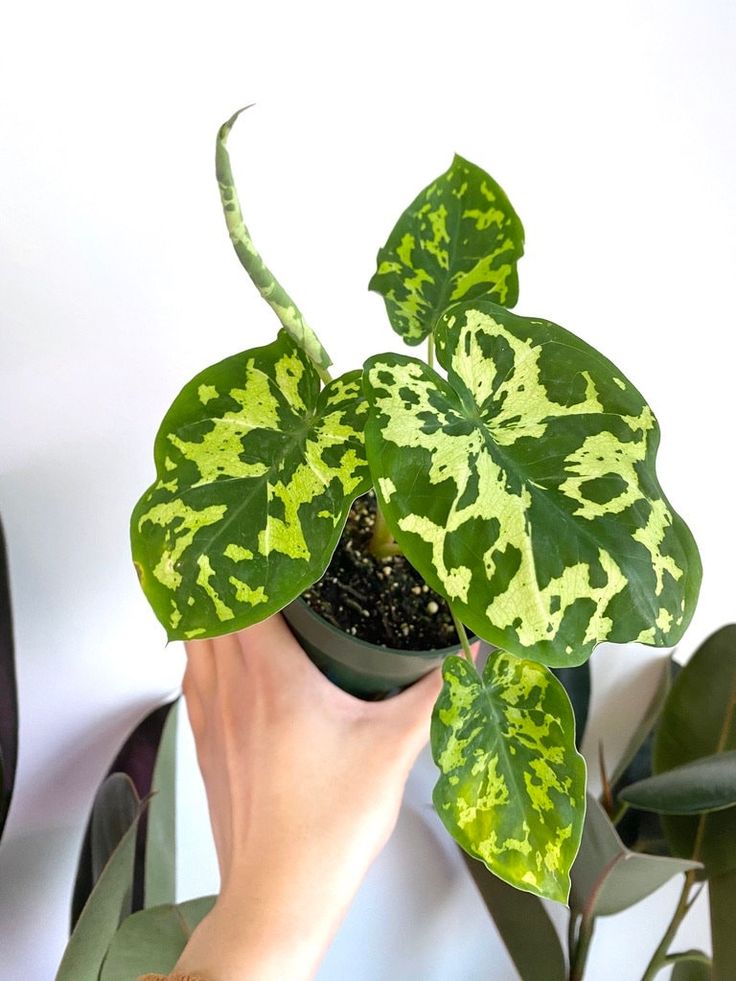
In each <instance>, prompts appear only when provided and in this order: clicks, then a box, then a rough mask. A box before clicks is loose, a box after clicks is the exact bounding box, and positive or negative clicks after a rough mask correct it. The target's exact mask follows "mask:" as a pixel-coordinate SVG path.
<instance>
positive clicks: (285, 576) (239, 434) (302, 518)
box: [131, 330, 370, 640]
mask: <svg viewBox="0 0 736 981" xmlns="http://www.w3.org/2000/svg"><path fill="white" fill-rule="evenodd" d="M365 411H366V404H365V401H364V400H363V397H362V393H361V384H360V371H352V372H348V373H347V374H345V375H343V376H342V377H341V378H337V379H335V380H334V381H331V382H330V383H329V384H328V385H326V386H325V387H324V388H323V389H322V390H321V391H320V383H319V378H318V375H317V372H316V369H315V368H314V366H313V365H312V363H311V361H310V360H309V358H308V357H307V356H306V355H305V354H304V352H303V351H302V350H301V348H299V347H298V346H297V345H296V344H295V343H294V341H293V340H292V339H291V337H290V336H289V335H288V334H287V333H286V331H284V330H282V331H279V335H278V338H277V340H276V341H274V342H273V343H272V344H267V345H266V346H265V347H260V348H254V349H252V350H250V351H244V352H243V353H241V354H236V355H234V356H233V357H230V358H226V359H225V360H224V361H221V362H220V363H219V364H216V365H213V366H212V367H210V368H206V369H205V370H204V371H203V372H201V373H200V374H199V375H197V376H196V377H195V378H194V379H193V380H192V381H190V382H189V384H188V385H186V386H185V387H184V389H183V390H182V392H181V393H180V394H179V395H178V396H177V398H176V400H175V401H174V404H173V405H172V406H171V408H170V409H169V411H168V412H167V414H166V416H165V417H164V420H163V422H162V424H161V428H160V429H159V432H158V435H157V437H156V443H155V449H154V455H155V462H156V473H157V479H156V482H155V483H154V484H153V486H152V487H150V488H149V490H148V491H146V493H145V494H144V495H143V497H142V498H141V500H140V501H139V502H138V504H137V505H136V507H135V510H134V512H133V516H132V522H131V540H132V549H133V559H134V562H135V564H136V567H137V569H138V573H139V577H140V580H141V584H142V587H143V591H144V592H145V594H146V596H147V597H148V600H149V602H150V603H151V606H152V607H153V609H154V611H155V612H156V615H157V616H158V618H159V620H160V621H161V623H162V624H163V625H164V627H165V628H166V631H167V633H168V636H169V639H170V640H181V639H189V638H192V637H215V636H219V635H221V634H225V633H230V632H232V631H234V630H239V629H240V628H241V627H247V626H249V625H250V624H252V623H256V622H258V621H259V620H263V619H265V618H266V617H268V616H270V615H271V614H272V613H275V612H276V611H277V610H280V609H281V608H282V607H283V606H285V605H286V604H287V603H289V602H291V600H293V599H294V598H295V597H296V596H298V595H299V594H300V593H301V592H302V591H303V590H304V589H306V588H307V586H310V585H311V584H312V583H314V582H315V581H316V580H317V579H319V578H320V576H321V575H322V573H323V572H324V570H325V569H326V567H327V565H328V563H329V560H330V557H331V556H332V552H333V551H334V548H335V545H336V544H337V541H338V539H339V537H340V533H341V531H342V528H343V526H344V524H345V520H346V518H347V514H348V511H349V509H350V505H351V503H352V501H353V499H354V498H355V497H357V496H358V495H359V494H362V493H364V492H365V491H367V490H368V489H369V487H370V477H369V473H368V467H367V464H366V460H365V451H364V447H363V434H362V429H363V417H364V414H365Z"/></svg>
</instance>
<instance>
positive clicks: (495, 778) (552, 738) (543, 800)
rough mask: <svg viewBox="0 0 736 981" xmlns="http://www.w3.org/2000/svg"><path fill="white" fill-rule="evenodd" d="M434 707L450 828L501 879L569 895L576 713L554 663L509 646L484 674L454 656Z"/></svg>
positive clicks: (579, 776) (578, 808) (577, 821)
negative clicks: (514, 651)
mask: <svg viewBox="0 0 736 981" xmlns="http://www.w3.org/2000/svg"><path fill="white" fill-rule="evenodd" d="M443 676H444V681H445V683H444V687H443V689H442V692H441V694H440V697H439V698H438V700H437V704H436V705H435V709H434V713H433V715H432V755H433V757H434V761H435V763H436V764H437V766H438V767H439V768H440V773H441V775H440V778H439V780H438V782H437V785H436V787H435V789H434V803H435V807H436V808H437V812H438V814H439V816H440V817H441V818H442V821H443V823H444V825H445V827H446V828H447V829H448V831H449V832H450V834H452V836H453V837H454V838H455V840H456V841H457V842H458V844H459V845H461V846H462V847H463V848H464V849H465V851H467V852H468V853H469V854H470V855H473V856H474V857H475V858H479V859H481V860H482V861H483V862H485V864H486V865H487V866H488V868H489V869H490V870H491V872H494V873H495V874H496V875H497V876H499V877H500V878H501V879H504V880H505V881H506V882H508V883H510V884H511V885H512V886H516V887H517V888H519V889H525V890H526V891H528V892H533V893H536V894H537V895H538V896H545V897H547V898H548V899H556V900H558V901H559V902H566V901H567V897H568V894H569V891H570V867H571V866H572V863H573V861H574V859H575V855H576V854H577V851H578V847H579V845H580V836H581V834H582V830H583V821H584V819H585V762H584V761H583V758H582V756H580V754H579V753H578V752H577V750H576V749H575V717H574V715H573V711H572V707H571V705H570V701H569V699H568V697H567V693H566V692H565V689H564V688H563V687H562V685H561V684H560V682H559V681H558V680H557V679H556V678H555V676H554V675H553V674H552V672H551V671H549V670H548V669H547V668H545V667H544V666H543V665H541V664H538V663H537V662H535V661H525V660H522V659H520V658H516V657H513V656H512V655H510V654H507V653H506V652H505V651H496V652H494V653H492V654H491V656H490V657H489V659H488V662H487V663H486V667H485V669H484V671H483V677H482V678H481V677H480V676H479V674H478V672H477V671H476V670H475V668H474V667H473V666H472V665H471V664H470V663H469V662H468V661H466V660H465V659H464V658H460V657H449V658H447V660H446V661H445V664H444V667H443Z"/></svg>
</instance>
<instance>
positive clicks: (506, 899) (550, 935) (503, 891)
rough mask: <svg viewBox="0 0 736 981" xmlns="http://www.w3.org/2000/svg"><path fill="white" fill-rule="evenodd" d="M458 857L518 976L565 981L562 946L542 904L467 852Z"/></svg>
mask: <svg viewBox="0 0 736 981" xmlns="http://www.w3.org/2000/svg"><path fill="white" fill-rule="evenodd" d="M462 856H463V859H464V860H465V864H466V865H467V867H468V870H469V871H470V874H471V876H472V877H473V881H474V882H475V884H476V886H477V887H478V892H479V893H480V894H481V896H482V898H483V902H484V903H485V905H486V909H487V910H488V912H489V913H490V915H491V918H492V919H493V922H494V923H495V925H496V929H497V930H498V933H499V935H500V937H501V940H503V943H504V946H505V947H506V950H507V951H508V953H509V957H510V958H511V960H512V961H513V962H514V966H515V967H516V970H517V971H518V972H519V976H520V977H522V978H523V979H524V981H567V971H566V969H565V955H564V954H563V952H562V945H561V944H560V939H559V937H558V936H557V931H556V930H555V928H554V926H553V925H552V920H551V919H550V918H549V914H548V913H547V910H546V909H545V908H544V904H543V902H542V900H541V899H539V898H538V897H537V896H533V895H532V894H531V893H528V892H522V890H521V889H514V888H513V887H512V886H510V885H508V883H506V882H503V880H501V879H499V878H498V876H495V875H493V873H491V872H489V871H488V869H487V868H486V867H485V865H483V863H482V862H478V861H476V860H475V859H474V858H471V857H470V855H468V853H467V852H462ZM530 936H531V937H533V938H534V943H529V937H530Z"/></svg>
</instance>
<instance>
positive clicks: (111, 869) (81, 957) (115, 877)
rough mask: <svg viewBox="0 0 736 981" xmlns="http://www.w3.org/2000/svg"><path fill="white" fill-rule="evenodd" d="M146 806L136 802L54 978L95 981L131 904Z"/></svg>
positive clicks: (62, 980)
mask: <svg viewBox="0 0 736 981" xmlns="http://www.w3.org/2000/svg"><path fill="white" fill-rule="evenodd" d="M124 779H128V778H124ZM133 793H135V791H134V790H133ZM145 805H146V802H145V801H143V802H141V803H140V804H139V807H138V811H137V813H136V814H135V816H134V818H133V820H132V822H131V823H130V825H129V827H128V828H127V830H126V831H125V834H124V835H123V837H122V838H121V839H120V842H119V844H118V846H117V847H116V848H115V850H114V851H113V853H112V855H111V856H110V859H109V861H108V863H107V865H106V866H105V868H104V869H103V870H102V873H101V875H100V877H99V879H98V880H97V882H96V884H95V887H94V889H93V890H92V892H91V893H90V896H89V898H88V900H87V902H86V903H85V905H84V909H83V910H82V913H81V915H80V917H79V919H78V920H77V925H76V927H75V929H74V932H73V933H72V936H71V939H70V940H69V943H68V944H67V948H66V950H65V951H64V956H63V959H62V961H61V965H60V967H59V971H58V973H57V975H56V981H98V978H99V974H100V968H101V966H102V962H103V960H104V958H105V954H106V953H107V949H108V947H109V945H110V941H111V940H112V938H113V936H114V934H115V933H116V931H117V929H118V927H119V926H120V923H121V922H122V920H123V918H124V917H125V916H126V915H127V910H128V909H129V906H130V894H131V890H132V887H133V860H134V858H135V839H136V832H137V830H138V821H139V819H140V816H141V814H142V813H143V809H144V808H145Z"/></svg>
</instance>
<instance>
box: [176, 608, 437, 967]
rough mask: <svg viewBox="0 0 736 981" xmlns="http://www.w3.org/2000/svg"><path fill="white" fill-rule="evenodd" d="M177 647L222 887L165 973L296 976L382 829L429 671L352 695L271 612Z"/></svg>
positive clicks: (421, 732)
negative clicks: (365, 696)
mask: <svg viewBox="0 0 736 981" xmlns="http://www.w3.org/2000/svg"><path fill="white" fill-rule="evenodd" d="M187 653H188V665H187V670H186V674H185V677H184V694H185V697H186V701H187V708H188V711H189V717H190V721H191V724H192V730H193V732H194V737H195V741H196V745H197V757H198V760H199V765H200V768H201V770H202V775H203V778H204V782H205V787H206V790H207V799H208V804H209V810H210V818H211V822H212V830H213V834H214V839H215V846H216V850H217V857H218V862H219V866H220V877H221V892H220V897H219V899H218V901H217V903H216V905H215V907H214V909H213V911H212V913H211V914H210V915H209V916H208V917H206V918H205V919H204V920H203V921H202V923H201V924H200V925H199V927H198V928H197V930H196V931H195V933H194V934H193V935H192V938H191V939H190V942H189V944H188V945H187V947H186V949H185V951H184V952H183V954H182V957H181V958H180V960H179V962H178V964H177V967H176V970H177V971H180V972H185V973H186V972H189V973H196V974H198V975H201V976H203V977H206V978H208V979H210V978H211V979H212V981H242V979H245V978H248V979H249V981H267V979H268V981H270V979H272V978H273V979H276V978H278V979H279V981H283V979H284V978H289V979H290V981H299V979H302V978H309V977H311V976H312V975H313V974H314V971H315V970H316V968H317V966H318V964H319V961H320V959H321V957H322V954H323V953H324V950H325V948H326V947H327V945H328V943H329V941H330V939H331V937H332V936H333V934H334V932H335V930H336V929H337V927H338V925H339V923H340V921H341V919H342V917H343V915H344V913H345V912H346V910H347V907H348V905H349V904H350V901H351V900H352V897H353V895H354V893H355V892H356V890H357V888H358V886H359V885H360V883H361V881H362V879H363V877H364V875H365V873H366V871H367V869H368V867H369V866H370V864H371V862H372V861H373V859H374V858H375V856H376V855H377V854H378V852H379V851H380V850H381V848H382V847H383V845H384V844H385V842H386V840H387V839H388V837H389V835H390V834H391V831H392V830H393V828H394V825H395V823H396V819H397V816H398V812H399V807H400V804H401V798H402V794H403V790H404V785H405V782H406V778H407V776H408V773H409V770H410V768H411V766H412V764H413V762H414V760H415V759H416V756H417V754H418V753H419V751H420V749H421V748H422V746H423V745H424V744H425V742H426V741H427V737H428V734H429V723H430V717H431V712H432V706H433V704H434V702H435V699H436V697H437V695H438V694H439V691H440V688H441V684H442V679H441V676H440V672H439V671H434V672H432V673H431V674H430V675H428V676H427V677H426V678H424V679H422V680H421V681H420V682H418V683H417V684H415V685H413V686H412V687H411V688H409V689H407V690H406V691H405V692H402V693H401V694H400V695H398V696H396V697H394V698H390V699H387V700H385V701H380V702H366V701H362V700H360V699H357V698H354V697H353V696H351V695H348V694H346V693H345V692H343V691H341V690H340V689H339V688H337V687H336V686H335V685H333V684H332V683H331V682H330V681H328V680H327V678H325V677H324V676H323V675H322V674H321V673H320V671H319V670H318V669H317V668H316V667H315V666H314V665H313V664H312V663H311V661H309V659H308V658H307V657H306V655H305V653H304V651H303V650H302V649H301V647H300V645H299V644H298V643H297V641H296V640H295V638H294V637H293V635H292V634H291V632H290V631H289V629H288V627H287V626H286V624H285V622H284V621H283V620H282V618H281V617H280V616H279V615H276V616H273V617H271V618H270V619H269V620H266V621H264V622H263V623H260V624H257V625H256V626H253V627H250V628H248V629H247V630H243V631H240V632H239V633H236V634H229V635H227V636H225V637H219V638H216V639H214V640H204V641H194V642H191V643H190V644H189V645H188V647H187Z"/></svg>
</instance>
